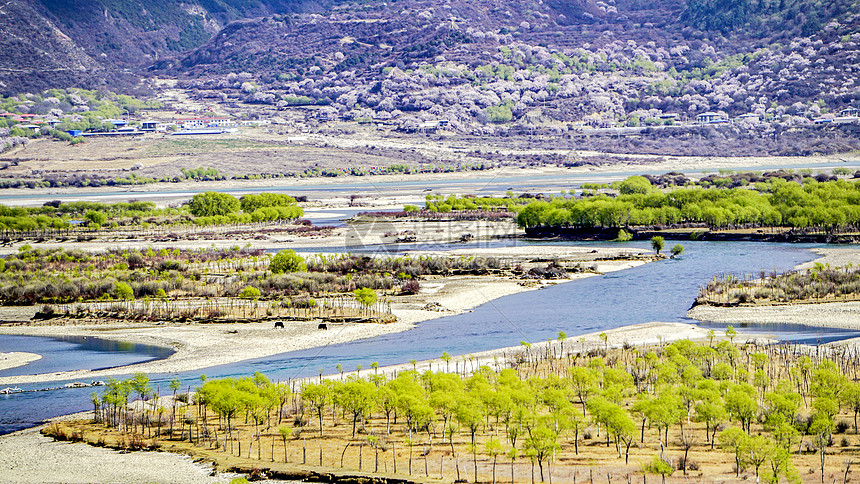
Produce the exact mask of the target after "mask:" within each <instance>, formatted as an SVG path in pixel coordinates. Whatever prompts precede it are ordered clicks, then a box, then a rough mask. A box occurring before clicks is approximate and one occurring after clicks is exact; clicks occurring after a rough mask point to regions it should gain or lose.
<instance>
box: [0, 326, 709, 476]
mask: <svg viewBox="0 0 860 484" xmlns="http://www.w3.org/2000/svg"><path fill="white" fill-rule="evenodd" d="M603 333H605V335H606V339H605V340H604V339H603V338H602V337H601V333H598V332H595V333H590V334H585V335H580V336H573V337H570V338H568V339H566V340H555V341H551V342H536V343H534V344H532V345H531V346H529V347H525V346H515V347H508V348H499V349H495V350H490V351H484V352H479V353H475V354H470V355H463V356H462V357H455V358H454V359H453V360H454V361H451V362H450V363H447V362H443V361H442V360H439V359H436V360H427V361H422V362H416V363H415V364H412V363H405V364H401V365H393V366H388V367H383V368H379V369H378V373H383V374H395V373H397V372H400V371H403V370H407V369H410V370H411V369H416V370H418V371H420V372H423V371H425V370H429V371H437V372H438V371H455V369H456V371H459V372H464V371H465V372H470V371H473V370H474V369H476V368H478V367H479V366H482V365H488V366H491V367H493V366H496V365H497V364H502V363H503V362H504V361H506V360H507V361H512V360H515V359H517V358H528V357H529V354H532V355H542V354H547V353H548V352H550V353H555V354H558V355H561V354H562V353H577V352H580V353H586V352H588V351H591V350H595V349H599V348H606V347H609V348H617V347H623V346H627V347H629V346H638V347H642V346H649V345H658V344H663V343H670V342H672V341H676V340H680V339H693V340H705V339H706V338H707V331H706V330H704V329H702V328H698V327H696V326H694V325H690V324H683V323H660V322H655V323H645V324H637V325H631V326H626V327H621V328H617V329H612V330H607V331H605V332H603ZM345 376H348V374H346V375H343V376H341V375H330V376H329V377H330V378H343V377H345ZM164 398H168V397H164ZM165 405H166V406H167V404H165ZM90 417H91V412H83V413H80V414H75V415H70V416H66V417H60V419H62V420H68V419H78V420H83V419H88V418H90ZM44 427H45V425H43V426H39V427H36V428H33V429H27V430H23V431H20V432H15V433H12V434H8V435H4V436H0V468H2V469H4V476H5V477H6V478H7V479H11V480H12V481H14V482H48V481H59V482H80V481H81V480H82V479H81V477H80V476H87V477H86V479H85V480H86V481H87V482H117V481H122V482H207V483H208V482H225V481H226V480H229V478H230V477H231V476H232V474H216V475H214V476H213V475H211V474H212V473H214V470H215V469H216V466H214V465H209V464H208V461H202V462H193V461H192V459H191V458H189V457H186V456H182V455H177V454H172V453H170V452H143V451H138V452H129V453H119V452H117V451H113V450H109V449H105V448H98V447H92V446H90V445H88V444H84V443H70V442H54V441H53V440H52V439H50V438H48V437H45V436H43V435H41V434H40V433H39V432H40V430H41V429H42V428H44ZM217 457H224V456H223V453H218V454H217ZM233 460H235V461H237V462H238V461H239V459H233ZM294 462H295V461H294ZM246 464H247V465H246V467H247V466H248V465H250V466H252V467H256V468H259V467H262V465H261V464H262V463H261V462H259V461H254V460H250V459H249V460H248V462H247V463H246ZM266 465H268V466H275V464H266ZM221 467H222V466H220V465H219V466H217V468H221ZM295 467H297V466H292V468H295ZM126 469H131V470H129V471H126ZM123 472H125V473H123ZM417 479H419V480H420V478H417ZM270 482H271V481H270ZM274 482H278V481H274Z"/></svg>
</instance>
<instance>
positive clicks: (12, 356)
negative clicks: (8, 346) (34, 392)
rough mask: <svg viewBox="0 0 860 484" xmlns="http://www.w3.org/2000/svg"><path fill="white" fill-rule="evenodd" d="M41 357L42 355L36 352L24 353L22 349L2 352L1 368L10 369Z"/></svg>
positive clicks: (0, 358) (0, 356) (0, 355)
mask: <svg viewBox="0 0 860 484" xmlns="http://www.w3.org/2000/svg"><path fill="white" fill-rule="evenodd" d="M40 359H42V355H37V354H35V353H24V352H21V351H13V352H11V353H0V370H8V369H9V368H15V367H18V366H22V365H26V364H27V363H31V362H33V361H36V360H40Z"/></svg>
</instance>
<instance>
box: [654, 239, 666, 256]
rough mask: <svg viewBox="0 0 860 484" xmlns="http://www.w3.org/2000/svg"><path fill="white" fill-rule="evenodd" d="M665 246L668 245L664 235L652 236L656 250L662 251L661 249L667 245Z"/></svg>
mask: <svg viewBox="0 0 860 484" xmlns="http://www.w3.org/2000/svg"><path fill="white" fill-rule="evenodd" d="M665 246H666V240H665V239H664V238H663V237H660V236H659V235H655V236H654V237H651V248H652V249H654V251H655V252H657V253H658V254H659V253H660V251H661V250H663V247H665Z"/></svg>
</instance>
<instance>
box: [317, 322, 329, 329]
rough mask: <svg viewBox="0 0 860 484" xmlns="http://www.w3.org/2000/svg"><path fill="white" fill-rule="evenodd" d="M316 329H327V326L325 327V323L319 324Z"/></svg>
mask: <svg viewBox="0 0 860 484" xmlns="http://www.w3.org/2000/svg"><path fill="white" fill-rule="evenodd" d="M317 329H328V326H326V324H325V323H320V325H319V326H317Z"/></svg>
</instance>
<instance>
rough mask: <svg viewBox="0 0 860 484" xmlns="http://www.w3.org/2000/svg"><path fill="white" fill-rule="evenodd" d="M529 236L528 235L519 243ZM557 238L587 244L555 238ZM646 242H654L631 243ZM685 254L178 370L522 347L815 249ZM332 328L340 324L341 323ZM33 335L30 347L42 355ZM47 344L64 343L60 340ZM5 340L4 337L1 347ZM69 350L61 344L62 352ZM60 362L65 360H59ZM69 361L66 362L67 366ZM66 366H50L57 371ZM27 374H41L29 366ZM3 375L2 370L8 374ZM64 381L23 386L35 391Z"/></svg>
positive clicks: (160, 380) (681, 306)
mask: <svg viewBox="0 0 860 484" xmlns="http://www.w3.org/2000/svg"><path fill="white" fill-rule="evenodd" d="M518 243H519V244H523V243H524V242H518ZM555 244H556V245H558V244H561V245H589V244H587V243H555ZM604 244H605V243H604ZM624 245H626V246H630V247H636V248H641V247H645V246H646V245H647V242H645V243H643V242H637V243H628V244H624ZM683 245H684V246H685V247H686V252H685V254H684V255H683V256H682V257H680V258H678V259H675V260H666V261H661V262H657V263H652V264H646V265H644V266H640V267H636V268H633V269H629V270H624V271H619V272H615V273H611V274H608V275H605V276H598V277H591V278H587V279H582V280H577V281H572V282H569V283H565V284H559V285H556V286H552V287H547V288H544V289H541V290H539V291H532V292H527V293H522V294H516V295H512V296H507V297H504V298H501V299H496V300H494V301H492V302H490V303H487V304H484V305H482V306H479V307H477V308H476V309H475V310H474V311H472V312H470V313H466V314H462V315H458V316H449V317H444V318H439V319H436V320H432V321H426V322H423V323H421V324H419V325H418V327H416V328H415V329H413V330H411V331H407V332H404V333H398V334H393V335H386V336H381V337H377V338H371V339H367V340H362V341H355V342H351V343H345V344H339V345H330V346H326V347H323V348H315V349H311V350H304V351H297V352H292V353H285V354H281V355H275V356H270V357H266V358H259V359H255V360H249V361H244V362H240V363H235V364H230V365H223V366H217V367H212V368H207V369H205V370H200V371H195V372H189V373H184V374H179V375H177V376H179V377H180V378H181V379H182V380H183V382H184V386H189V385H192V386H193V385H194V384H195V383H199V380H198V377H199V375H200V374H201V373H205V374H206V375H207V376H208V377H210V378H216V377H225V376H245V375H250V374H251V373H253V372H255V371H260V372H263V373H265V374H267V375H268V376H269V378H271V379H273V380H287V379H290V378H297V377H303V376H311V375H317V374H318V373H319V372H320V371H323V372H325V373H334V372H335V371H336V369H335V367H336V365H337V364H341V365H343V367H344V368H347V369H352V368H355V367H356V365H359V364H361V365H363V366H364V368H369V367H370V363H371V362H378V363H379V364H380V365H389V364H396V363H404V362H407V361H409V360H411V359H416V360H422V359H429V358H438V357H439V356H440V355H441V354H442V353H443V352H445V351H447V352H448V353H450V354H452V355H458V354H467V353H473V352H478V351H483V350H489V349H493V348H499V347H505V346H516V345H518V344H519V343H520V341H530V342H539V341H544V340H546V339H547V338H555V337H556V335H557V334H558V332H559V331H564V332H565V333H567V334H568V336H569V337H573V336H576V335H580V334H585V333H591V332H595V331H602V330H606V329H612V328H617V327H620V326H625V325H628V324H636V323H644V322H650V321H668V322H671V321H682V322H683V321H688V320H687V319H686V318H685V313H686V311H687V309H689V307H690V305H691V304H692V301H693V299H694V298H695V296H696V294H697V290H698V287H699V286H700V285H702V284H704V283H706V282H707V281H708V280H709V279H710V278H711V277H713V276H714V275H715V274H720V273H733V274H746V273H750V274H755V273H757V272H758V271H760V270H762V269H764V270H768V271H770V270H774V269H775V270H778V271H783V270H787V269H790V268H791V267H793V266H795V265H797V264H799V263H802V262H806V261H809V260H812V259H813V258H814V254H812V252H810V250H809V249H810V248H813V247H817V246H815V245H806V244H803V245H802V244H796V245H790V244H768V243H752V242H750V243H746V242H685V243H684V244H683ZM746 329H749V330H754V331H755V332H756V333H765V334H771V335H775V336H777V337H780V338H782V339H786V340H790V341H803V342H818V341H821V342H824V341H830V340H834V339H840V338H846V337H853V336H858V333H856V332H850V331H844V330H830V329H821V328H806V327H797V326H785V327H783V326H773V327H752V328H749V327H748V328H746ZM332 331H337V329H336V328H334V329H332ZM41 344H43V343H40V342H38V341H34V342H33V343H32V344H31V345H29V348H30V349H29V351H32V352H37V353H41V350H42V349H41ZM44 344H51V345H53V344H56V343H55V342H54V341H49V342H45V343H44ZM5 345H6V340H5V339H3V338H2V337H0V348H5ZM61 353H62V352H61ZM66 354H67V355H68V359H69V368H71V367H72V366H74V367H75V368H78V367H81V366H80V365H79V364H77V363H76V361H77V360H76V358H77V350H75V349H70V350H69V351H67V352H66ZM113 358H114V357H113V356H112V355H107V356H105V357H104V360H105V361H101V360H99V359H98V358H96V359H95V360H93V361H91V362H90V363H89V364H90V365H95V366H93V367H105V366H115V364H114V363H113V361H114V360H113ZM60 361H62V360H60ZM61 366H62V365H61ZM59 369H62V368H59V367H55V369H53V370H51V371H58V370H59ZM19 370H20V372H21V373H33V372H34V371H31V370H30V368H28V367H22V368H20V369H19ZM0 374H2V373H0ZM172 376H173V375H151V376H150V377H151V378H152V379H153V382H154V385H155V386H156V387H159V388H160V389H161V391H162V392H167V391H168V390H167V383H166V382H167V380H168V379H170V378H172ZM58 385H59V386H61V385H62V383H60V384H53V383H52V384H49V385H45V384H36V385H26V386H25V385H21V387H22V388H25V389H32V388H39V387H45V386H58ZM92 391H93V389H63V390H56V391H49V392H35V393H24V394H15V395H7V396H0V433H2V432H9V431H12V430H15V429H19V428H25V427H29V426H32V425H35V424H37V423H38V422H40V421H42V420H44V419H45V418H48V417H51V416H55V415H62V414H66V413H71V412H75V411H82V410H87V409H89V408H90V406H91V404H90V397H89V395H90V394H91V393H92Z"/></svg>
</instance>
